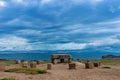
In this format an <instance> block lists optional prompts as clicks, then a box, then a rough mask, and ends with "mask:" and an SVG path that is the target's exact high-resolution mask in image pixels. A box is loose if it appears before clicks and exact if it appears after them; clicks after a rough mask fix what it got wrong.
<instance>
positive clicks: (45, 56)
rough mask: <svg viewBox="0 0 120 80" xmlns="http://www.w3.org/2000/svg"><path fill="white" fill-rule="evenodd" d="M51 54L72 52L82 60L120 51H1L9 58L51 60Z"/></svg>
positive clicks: (74, 57) (0, 53)
mask: <svg viewBox="0 0 120 80" xmlns="http://www.w3.org/2000/svg"><path fill="white" fill-rule="evenodd" d="M51 54H71V55H72V58H73V59H74V60H75V59H80V60H83V59H84V60H91V59H94V60H95V59H101V57H102V56H103V55H107V54H113V55H120V53H117V52H116V53H113V52H105V51H96V50H95V51H88V50H87V51H80V50H64V51H59V50H56V51H27V52H9V51H8V52H0V59H7V60H50V58H51Z"/></svg>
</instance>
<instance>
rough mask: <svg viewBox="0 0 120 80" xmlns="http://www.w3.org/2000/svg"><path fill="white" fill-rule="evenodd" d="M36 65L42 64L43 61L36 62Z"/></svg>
mask: <svg viewBox="0 0 120 80" xmlns="http://www.w3.org/2000/svg"><path fill="white" fill-rule="evenodd" d="M36 63H37V64H38V65H39V64H44V61H36Z"/></svg>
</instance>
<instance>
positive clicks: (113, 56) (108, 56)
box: [102, 55, 120, 59]
mask: <svg viewBox="0 0 120 80" xmlns="http://www.w3.org/2000/svg"><path fill="white" fill-rule="evenodd" d="M111 58H120V56H116V55H105V56H102V59H111Z"/></svg>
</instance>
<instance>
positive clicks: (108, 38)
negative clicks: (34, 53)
mask: <svg viewBox="0 0 120 80" xmlns="http://www.w3.org/2000/svg"><path fill="white" fill-rule="evenodd" d="M119 47H120V0H0V51H7V50H13V51H29V50H84V49H90V48H91V49H96V50H97V49H100V50H111V51H116V50H118V51H120V49H119Z"/></svg>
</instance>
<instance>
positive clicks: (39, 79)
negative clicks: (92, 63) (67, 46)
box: [0, 63, 120, 80]
mask: <svg viewBox="0 0 120 80" xmlns="http://www.w3.org/2000/svg"><path fill="white" fill-rule="evenodd" d="M76 64H77V68H76V69H75V70H69V69H68V64H57V65H53V66H52V70H48V73H47V74H37V75H26V74H24V73H9V72H0V79H2V78H15V79H16V80H120V66H110V67H111V69H102V68H94V69H84V64H82V63H76ZM46 66H47V65H46V64H41V65H38V66H37V68H39V69H46ZM16 67H18V68H19V67H20V65H11V66H7V67H6V68H7V69H9V68H16Z"/></svg>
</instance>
